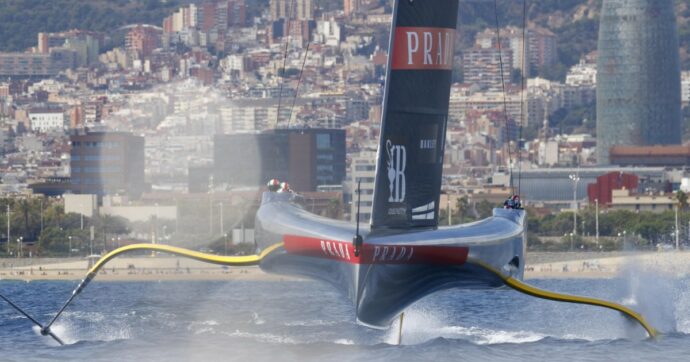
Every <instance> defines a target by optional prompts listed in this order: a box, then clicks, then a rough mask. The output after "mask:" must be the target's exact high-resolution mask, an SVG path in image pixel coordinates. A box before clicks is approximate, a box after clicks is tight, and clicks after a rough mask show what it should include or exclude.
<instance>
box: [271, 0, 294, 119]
mask: <svg viewBox="0 0 690 362" xmlns="http://www.w3.org/2000/svg"><path fill="white" fill-rule="evenodd" d="M289 6H290V11H289V12H288V18H287V19H285V21H287V26H286V27H285V34H283V36H284V37H285V51H284V52H283V74H282V75H281V80H280V93H279V94H278V112H277V113H276V128H277V127H278V123H280V106H281V103H282V100H283V83H284V82H285V64H286V62H287V53H288V44H289V43H290V23H291V22H292V11H293V10H294V8H295V0H292V1H291V2H290V5H289Z"/></svg>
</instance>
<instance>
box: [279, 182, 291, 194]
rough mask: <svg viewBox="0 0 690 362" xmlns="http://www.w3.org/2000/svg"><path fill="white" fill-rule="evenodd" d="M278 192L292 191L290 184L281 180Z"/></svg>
mask: <svg viewBox="0 0 690 362" xmlns="http://www.w3.org/2000/svg"><path fill="white" fill-rule="evenodd" d="M278 192H292V190H291V189H290V184H289V183H287V182H282V183H281V184H280V189H279V190H278Z"/></svg>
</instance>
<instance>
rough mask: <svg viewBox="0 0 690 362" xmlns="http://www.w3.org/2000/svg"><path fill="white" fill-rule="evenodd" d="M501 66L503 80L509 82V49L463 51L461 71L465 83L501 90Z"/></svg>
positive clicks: (511, 54) (510, 53)
mask: <svg viewBox="0 0 690 362" xmlns="http://www.w3.org/2000/svg"><path fill="white" fill-rule="evenodd" d="M501 64H503V78H504V80H505V82H506V83H508V82H510V73H511V70H512V64H513V52H512V50H510V49H501V50H500V51H499V49H498V48H497V47H495V48H479V47H475V48H471V49H468V50H467V51H465V56H464V59H463V65H462V68H463V71H464V75H465V83H467V84H476V85H478V86H479V87H481V88H483V89H488V90H501V88H502V87H501Z"/></svg>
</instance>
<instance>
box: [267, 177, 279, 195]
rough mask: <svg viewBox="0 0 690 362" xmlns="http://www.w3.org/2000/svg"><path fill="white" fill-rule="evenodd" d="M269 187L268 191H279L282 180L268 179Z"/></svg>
mask: <svg viewBox="0 0 690 362" xmlns="http://www.w3.org/2000/svg"><path fill="white" fill-rule="evenodd" d="M266 187H268V191H271V192H277V191H278V190H280V181H278V179H275V178H274V179H271V181H268V184H267V185H266Z"/></svg>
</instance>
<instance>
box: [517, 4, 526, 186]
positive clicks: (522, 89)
mask: <svg viewBox="0 0 690 362" xmlns="http://www.w3.org/2000/svg"><path fill="white" fill-rule="evenodd" d="M526 31H527V0H522V62H521V65H522V69H521V70H520V127H519V131H518V156H517V157H518V187H517V190H518V192H517V193H518V195H519V194H520V186H521V181H522V144H521V143H522V128H523V127H524V122H525V68H526V67H525V65H526V64H528V63H527V36H526ZM527 66H529V65H527Z"/></svg>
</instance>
